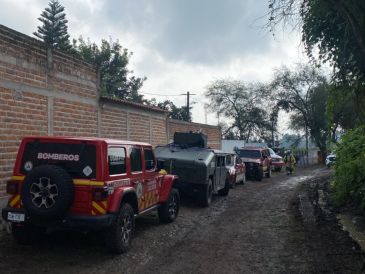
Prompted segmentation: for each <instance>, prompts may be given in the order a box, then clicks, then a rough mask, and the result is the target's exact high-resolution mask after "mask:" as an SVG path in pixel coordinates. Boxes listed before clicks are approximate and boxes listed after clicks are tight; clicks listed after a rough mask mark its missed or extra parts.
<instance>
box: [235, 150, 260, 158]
mask: <svg viewBox="0 0 365 274" xmlns="http://www.w3.org/2000/svg"><path fill="white" fill-rule="evenodd" d="M240 157H241V158H258V159H259V158H261V153H260V151H258V150H240Z"/></svg>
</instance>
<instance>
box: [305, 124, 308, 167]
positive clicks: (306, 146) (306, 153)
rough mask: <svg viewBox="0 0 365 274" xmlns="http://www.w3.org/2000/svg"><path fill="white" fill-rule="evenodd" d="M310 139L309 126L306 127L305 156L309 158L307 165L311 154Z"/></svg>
mask: <svg viewBox="0 0 365 274" xmlns="http://www.w3.org/2000/svg"><path fill="white" fill-rule="evenodd" d="M308 138H309V133H308V125H305V150H306V151H305V155H306V158H307V165H308V163H309V156H308V155H309V154H308V151H309V142H308Z"/></svg>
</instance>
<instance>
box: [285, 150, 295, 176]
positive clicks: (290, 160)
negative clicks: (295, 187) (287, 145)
mask: <svg viewBox="0 0 365 274" xmlns="http://www.w3.org/2000/svg"><path fill="white" fill-rule="evenodd" d="M284 163H285V166H286V175H291V174H292V173H293V171H294V165H295V163H296V161H295V157H294V156H293V154H292V153H291V151H290V150H288V151H287V152H286V153H285V156H284Z"/></svg>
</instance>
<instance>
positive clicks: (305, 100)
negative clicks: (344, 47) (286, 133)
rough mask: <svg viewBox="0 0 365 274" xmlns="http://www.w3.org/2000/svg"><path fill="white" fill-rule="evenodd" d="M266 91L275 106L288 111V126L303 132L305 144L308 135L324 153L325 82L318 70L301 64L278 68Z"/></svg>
mask: <svg viewBox="0 0 365 274" xmlns="http://www.w3.org/2000/svg"><path fill="white" fill-rule="evenodd" d="M270 90H272V91H273V99H275V100H276V101H277V107H279V108H281V109H283V110H285V111H286V112H288V113H291V120H290V126H291V128H292V129H294V130H299V131H302V132H303V131H304V133H305V136H306V139H307V144H308V140H309V137H312V139H313V140H314V141H315V143H316V145H317V146H318V147H319V149H320V150H321V151H322V152H325V151H326V143H327V137H328V125H327V118H326V102H327V97H328V84H327V81H326V78H325V77H324V76H323V74H322V73H321V71H320V70H318V68H316V67H314V66H310V65H303V64H298V65H297V66H296V67H295V68H294V69H292V70H291V69H289V68H287V67H282V68H280V69H279V70H277V71H276V74H275V76H274V80H273V82H272V83H271V86H270ZM307 150H308V147H307Z"/></svg>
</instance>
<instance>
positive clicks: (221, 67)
mask: <svg viewBox="0 0 365 274" xmlns="http://www.w3.org/2000/svg"><path fill="white" fill-rule="evenodd" d="M60 3H61V4H62V5H63V6H64V7H65V9H66V16H67V19H68V21H69V24H68V27H69V33H70V35H71V37H72V38H78V37H79V36H80V35H82V36H83V37H84V38H90V39H91V40H92V41H96V42H100V40H101V39H102V38H109V37H112V38H113V39H118V40H119V41H120V42H121V44H122V45H123V46H124V47H126V48H128V49H129V50H130V51H133V53H134V54H133V56H132V59H131V64H130V68H131V69H132V70H133V71H134V74H135V75H137V76H146V77H147V78H148V80H147V81H146V82H145V84H144V87H143V88H142V93H144V94H148V93H149V94H162V95H165V96H153V97H156V99H158V100H163V99H170V100H172V101H173V102H174V103H175V104H177V105H178V106H181V105H184V104H185V97H184V96H174V95H179V94H181V93H185V92H186V91H190V92H192V93H195V94H197V95H196V96H193V97H192V101H193V102H196V103H195V104H194V105H193V121H194V122H201V123H204V122H205V113H204V107H203V106H204V102H206V99H205V98H204V96H203V93H204V91H205V87H206V86H207V85H208V84H209V83H210V82H211V81H213V80H216V79H221V78H231V79H240V80H244V81H247V82H251V81H269V80H270V79H271V76H272V73H273V69H274V68H277V67H280V66H281V65H288V66H291V65H293V64H294V63H296V62H299V61H303V60H305V56H304V54H303V49H302V47H301V46H300V39H299V35H298V33H296V32H284V31H279V32H278V33H276V35H275V38H274V37H273V36H272V34H271V33H268V32H267V30H265V29H264V28H263V25H264V24H265V23H266V20H267V18H266V17H265V14H266V13H267V11H268V0H138V1H136V0H60ZM47 4H48V0H0V24H3V25H5V26H7V27H10V28H13V29H15V30H17V31H20V32H22V33H25V34H27V35H30V36H33V35H32V33H33V32H34V31H35V30H36V27H37V26H38V25H39V24H40V22H39V21H38V20H37V18H38V17H39V15H40V13H41V12H42V10H43V9H44V8H45V7H46V6H47ZM146 97H147V98H151V96H148V95H146ZM282 120H285V119H282ZM207 122H208V123H209V124H217V118H216V117H215V116H214V115H212V114H209V115H208V120H207ZM281 129H282V130H284V129H285V123H283V122H282V123H281Z"/></svg>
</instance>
